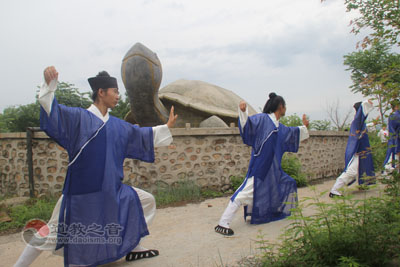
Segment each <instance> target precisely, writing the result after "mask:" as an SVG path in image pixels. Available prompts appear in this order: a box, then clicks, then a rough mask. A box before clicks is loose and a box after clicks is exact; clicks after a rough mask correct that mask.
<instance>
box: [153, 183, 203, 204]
mask: <svg viewBox="0 0 400 267" xmlns="http://www.w3.org/2000/svg"><path fill="white" fill-rule="evenodd" d="M154 197H155V199H156V204H157V207H165V206H170V205H172V204H176V203H178V204H179V203H187V202H197V201H200V200H201V199H202V195H201V190H200V187H199V186H198V185H196V184H195V183H194V182H193V181H182V182H178V183H176V184H175V185H174V186H169V187H167V188H160V189H157V191H156V192H154Z"/></svg>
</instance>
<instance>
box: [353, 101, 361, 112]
mask: <svg viewBox="0 0 400 267" xmlns="http://www.w3.org/2000/svg"><path fill="white" fill-rule="evenodd" d="M360 106H361V102H357V103H355V104H354V105H353V107H354V109H355V110H356V111H358V109H359V108H360Z"/></svg>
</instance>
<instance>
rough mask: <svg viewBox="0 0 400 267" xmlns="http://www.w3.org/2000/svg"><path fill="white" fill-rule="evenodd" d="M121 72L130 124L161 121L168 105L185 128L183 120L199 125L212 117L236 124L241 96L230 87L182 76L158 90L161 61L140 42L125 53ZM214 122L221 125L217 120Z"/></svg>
mask: <svg viewBox="0 0 400 267" xmlns="http://www.w3.org/2000/svg"><path fill="white" fill-rule="evenodd" d="M121 74H122V81H123V82H124V85H125V88H126V90H127V94H128V98H129V101H130V104H131V111H130V112H129V113H128V114H127V115H126V117H125V120H127V121H129V122H131V123H134V124H139V125H140V126H155V125H160V124H165V123H166V122H167V120H168V114H169V110H170V108H171V106H174V108H175V113H176V114H178V120H177V123H176V127H185V124H186V123H191V127H199V126H200V123H201V122H202V121H204V120H206V119H208V118H210V117H212V116H217V117H218V118H220V119H221V120H222V121H223V122H225V123H226V124H227V125H230V123H232V122H233V123H237V120H238V104H239V102H240V100H242V98H241V97H239V96H238V95H236V94H235V93H233V92H232V91H230V90H227V89H224V88H222V87H219V86H216V85H213V84H209V83H206V82H203V81H194V80H183V79H182V80H177V81H175V82H172V83H170V84H169V85H167V86H165V87H164V88H162V89H161V90H160V92H159V87H160V84H161V79H162V67H161V62H160V60H159V59H158V57H157V54H155V53H154V52H153V51H151V50H150V49H149V48H147V47H146V46H144V45H143V44H141V43H136V44H135V45H134V46H133V47H132V48H131V49H129V51H128V52H127V53H126V55H125V57H124V59H123V61H122V66H121ZM248 108H249V115H253V114H255V113H256V111H255V110H254V108H252V107H251V106H250V105H248ZM203 125H214V124H212V123H205V124H203ZM218 125H219V127H221V123H219V124H218ZM209 127H214V126H209Z"/></svg>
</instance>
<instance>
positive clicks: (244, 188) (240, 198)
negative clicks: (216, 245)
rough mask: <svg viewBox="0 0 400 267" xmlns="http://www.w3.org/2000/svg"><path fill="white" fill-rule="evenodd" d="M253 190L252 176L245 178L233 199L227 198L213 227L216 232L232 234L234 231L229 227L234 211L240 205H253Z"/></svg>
mask: <svg viewBox="0 0 400 267" xmlns="http://www.w3.org/2000/svg"><path fill="white" fill-rule="evenodd" d="M253 191H254V178H253V177H250V178H247V179H246V180H245V181H244V182H243V184H242V185H241V186H240V187H239V188H238V190H236V192H235V195H236V197H235V199H234V200H233V201H231V200H229V204H228V206H227V207H226V209H225V211H224V213H223V214H222V216H221V219H220V220H219V223H218V225H217V226H216V227H215V228H214V229H215V231H216V232H217V233H220V234H223V235H233V234H234V232H233V230H232V229H231V228H230V223H231V222H232V220H233V218H234V216H235V214H236V212H237V211H238V210H239V207H240V206H241V205H250V206H252V205H253Z"/></svg>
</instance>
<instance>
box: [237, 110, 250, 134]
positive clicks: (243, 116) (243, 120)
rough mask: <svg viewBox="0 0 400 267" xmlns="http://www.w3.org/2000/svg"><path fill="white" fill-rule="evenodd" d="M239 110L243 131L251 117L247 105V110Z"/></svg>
mask: <svg viewBox="0 0 400 267" xmlns="http://www.w3.org/2000/svg"><path fill="white" fill-rule="evenodd" d="M238 110H239V121H240V127H241V128H242V131H243V128H244V126H245V125H246V122H247V119H248V118H249V109H248V107H247V106H246V111H245V112H243V111H242V110H241V109H240V108H238Z"/></svg>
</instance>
